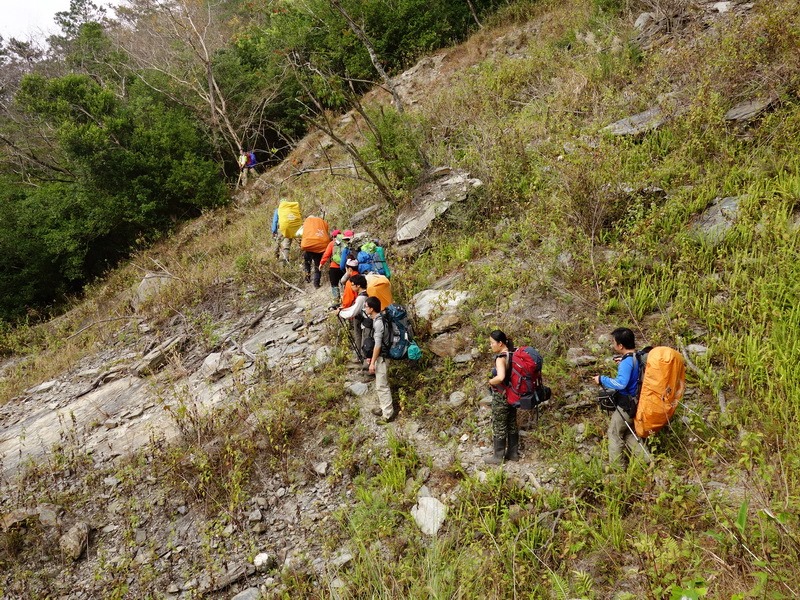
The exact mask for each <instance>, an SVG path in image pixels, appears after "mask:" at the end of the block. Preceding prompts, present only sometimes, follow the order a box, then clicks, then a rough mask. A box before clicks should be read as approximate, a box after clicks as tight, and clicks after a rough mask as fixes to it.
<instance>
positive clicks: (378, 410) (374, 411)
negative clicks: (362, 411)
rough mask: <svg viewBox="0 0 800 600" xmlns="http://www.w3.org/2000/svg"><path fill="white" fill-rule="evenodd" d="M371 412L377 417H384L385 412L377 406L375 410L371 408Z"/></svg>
mask: <svg viewBox="0 0 800 600" xmlns="http://www.w3.org/2000/svg"><path fill="white" fill-rule="evenodd" d="M369 412H371V413H372V414H373V415H375V416H376V417H382V416H383V411H382V410H381V409H380V408H378V407H377V406H376V407H375V408H370V409H369Z"/></svg>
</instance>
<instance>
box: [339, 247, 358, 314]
mask: <svg viewBox="0 0 800 600" xmlns="http://www.w3.org/2000/svg"><path fill="white" fill-rule="evenodd" d="M358 274H359V273H358V261H357V260H356V259H355V258H348V259H347V261H346V263H345V272H344V276H343V277H342V279H341V281H340V282H339V283H340V284H344V291H343V292H342V301H341V302H342V303H341V307H342V308H348V307H349V306H353V302H355V301H356V296H358V293H356V291H355V290H354V289H353V284H352V282H351V278H352V277H353V276H355V275H358Z"/></svg>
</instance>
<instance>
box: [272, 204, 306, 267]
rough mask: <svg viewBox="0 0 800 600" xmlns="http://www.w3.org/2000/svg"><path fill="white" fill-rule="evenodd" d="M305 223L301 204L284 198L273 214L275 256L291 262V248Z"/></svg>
mask: <svg viewBox="0 0 800 600" xmlns="http://www.w3.org/2000/svg"><path fill="white" fill-rule="evenodd" d="M302 225H303V221H302V219H301V217H300V204H299V203H297V202H292V201H289V200H287V199H285V198H282V199H281V201H280V203H279V204H278V208H276V209H275V212H274V213H273V214H272V237H273V238H274V239H275V242H276V245H275V258H278V257H279V256H280V258H281V260H283V261H284V262H287V263H288V262H289V250H290V248H291V245H292V240H293V239H294V238H295V237H297V230H298V229H300V227H301V226H302Z"/></svg>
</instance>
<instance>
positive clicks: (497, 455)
mask: <svg viewBox="0 0 800 600" xmlns="http://www.w3.org/2000/svg"><path fill="white" fill-rule="evenodd" d="M505 452H506V438H504V437H496V438H494V454H492V456H490V457H489V458H487V459H486V460H485V461H484V462H485V463H486V464H487V465H502V464H503V457H504V456H505Z"/></svg>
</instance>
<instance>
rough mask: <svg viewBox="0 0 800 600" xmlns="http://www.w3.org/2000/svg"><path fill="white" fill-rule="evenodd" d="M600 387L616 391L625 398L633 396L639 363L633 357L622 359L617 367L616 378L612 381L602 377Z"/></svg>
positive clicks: (609, 378) (636, 384)
mask: <svg viewBox="0 0 800 600" xmlns="http://www.w3.org/2000/svg"><path fill="white" fill-rule="evenodd" d="M600 385H602V386H603V387H604V388H609V389H612V390H617V391H618V392H620V393H622V394H625V395H626V396H635V395H636V388H637V387H638V385H639V361H638V360H636V357H635V356H633V355H630V356H626V357H625V358H623V359H622V360H621V361H620V363H619V366H618V367H617V376H616V377H615V378H614V379H611V377H606V376H605V375H602V376H601V377H600Z"/></svg>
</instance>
